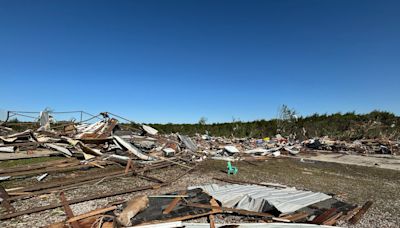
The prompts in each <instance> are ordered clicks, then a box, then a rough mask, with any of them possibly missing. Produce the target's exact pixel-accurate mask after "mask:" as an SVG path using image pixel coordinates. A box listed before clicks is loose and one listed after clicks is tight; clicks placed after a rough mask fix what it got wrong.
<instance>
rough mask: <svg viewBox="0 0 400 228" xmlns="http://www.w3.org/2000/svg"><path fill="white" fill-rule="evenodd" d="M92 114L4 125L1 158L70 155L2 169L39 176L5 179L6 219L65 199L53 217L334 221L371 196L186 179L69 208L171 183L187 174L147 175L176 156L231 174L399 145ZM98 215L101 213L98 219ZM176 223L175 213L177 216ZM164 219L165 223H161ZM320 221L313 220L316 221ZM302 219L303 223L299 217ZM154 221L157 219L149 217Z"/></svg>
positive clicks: (94, 222)
mask: <svg viewBox="0 0 400 228" xmlns="http://www.w3.org/2000/svg"><path fill="white" fill-rule="evenodd" d="M101 116H102V119H101V120H100V121H97V122H94V123H68V124H65V125H62V126H57V127H53V128H52V126H51V123H50V119H51V118H50V117H49V115H48V113H47V114H46V112H42V113H41V114H40V118H39V119H40V127H39V128H38V129H37V130H26V131H22V132H15V131H13V129H11V128H9V127H5V126H0V160H10V159H23V158H34V157H42V156H64V157H66V159H61V160H55V161H49V162H43V163H39V164H32V165H28V166H23V167H16V168H9V169H0V181H4V180H9V179H15V178H19V179H23V178H27V177H35V178H36V180H37V182H36V184H35V185H32V186H27V187H19V188H12V189H4V188H3V187H1V186H0V199H1V205H2V206H3V207H4V208H5V209H6V212H4V213H1V214H0V220H5V219H11V218H15V217H18V216H21V215H26V214H32V213H37V212H41V211H45V210H49V209H53V208H58V207H63V208H64V211H65V212H66V215H67V220H66V221H63V222H61V223H58V224H53V225H54V226H52V227H69V226H72V227H74V228H76V227H94V226H97V227H119V226H132V225H139V226H143V227H145V225H151V224H155V226H154V227H157V226H161V225H162V226H163V227H180V226H185V227H191V226H193V227H198V226H200V225H201V224H197V225H190V224H183V223H182V222H181V221H184V220H189V219H193V218H198V217H204V216H206V217H208V219H209V223H210V226H211V227H217V226H218V224H215V222H214V216H215V215H219V214H235V215H239V216H245V217H246V218H248V217H251V218H252V219H253V222H256V223H269V224H273V223H277V222H279V224H280V225H279V226H285V224H289V223H309V224H307V225H304V224H303V225H304V227H317V226H318V225H334V224H336V222H337V221H350V222H352V223H355V222H357V221H358V220H359V219H360V218H361V216H362V215H363V214H364V213H365V211H366V210H368V208H369V207H370V206H371V204H372V202H367V203H366V204H365V205H364V206H363V207H358V206H356V205H350V204H348V203H345V202H342V201H340V200H338V199H335V198H334V197H332V196H331V195H328V194H325V193H319V192H311V191H306V190H298V189H296V188H293V187H287V186H282V185H278V184H268V183H252V182H247V183H244V182H238V181H235V180H232V179H231V180H229V179H225V180H219V181H222V182H227V183H229V184H228V185H215V184H211V183H210V184H206V183H205V184H204V185H202V186H192V187H189V188H188V189H182V190H181V191H180V192H172V193H169V194H165V195H160V196H152V197H150V198H148V196H145V195H144V196H141V197H136V198H133V199H127V200H126V201H125V202H116V203H113V204H111V205H109V207H106V208H100V209H97V210H95V211H91V212H89V213H86V214H82V215H77V216H75V215H73V213H72V211H71V209H70V208H69V204H77V203H81V202H86V201H90V200H94V199H102V198H106V197H111V196H115V195H122V194H126V193H132V192H139V191H144V190H150V189H159V188H162V187H165V186H168V185H171V184H172V183H174V182H175V181H177V180H179V178H180V177H181V176H177V177H172V178H171V177H170V178H169V179H168V180H160V179H157V178H155V177H151V176H148V175H146V173H147V172H149V171H151V170H155V169H162V168H167V167H170V166H179V167H181V168H183V169H184V170H186V172H185V173H184V174H182V176H183V175H185V174H186V173H187V172H190V171H191V170H193V169H194V168H195V167H196V165H197V164H198V163H199V162H201V161H204V160H206V159H216V160H225V161H228V171H227V173H228V175H229V174H230V171H232V174H233V175H235V174H236V173H237V171H238V170H237V168H236V167H235V166H233V165H232V164H231V162H232V161H239V160H242V161H253V160H267V159H270V158H274V157H280V156H297V155H298V154H301V153H308V152H310V151H325V152H346V153H348V152H352V153H382V154H395V153H398V150H399V143H398V142H393V141H388V140H386V141H384V140H357V141H354V142H344V141H338V140H330V139H329V138H327V137H324V138H315V139H309V140H305V141H303V142H300V141H298V140H297V141H296V140H288V139H286V138H284V137H282V136H281V135H279V134H278V135H276V136H275V137H272V138H268V137H266V138H263V139H253V138H225V137H215V136H210V135H200V134H197V135H195V136H193V137H189V136H186V135H181V134H179V133H175V134H160V133H159V132H158V130H157V129H154V128H152V127H151V126H148V125H140V128H139V129H133V128H129V125H123V124H120V123H119V121H118V120H117V119H115V118H111V117H110V116H109V115H108V114H107V113H101ZM106 166H117V167H119V169H116V170H113V171H110V172H105V173H97V174H95V175H93V174H90V175H86V176H85V175H83V176H79V177H74V178H67V179H65V180H62V181H50V182H45V183H44V182H43V180H45V179H46V178H48V177H49V176H51V175H52V174H56V173H59V172H67V171H68V172H69V171H74V170H88V169H105V167H106ZM126 175H135V176H137V177H139V178H143V179H146V180H149V181H151V182H154V184H153V185H147V186H141V187H136V188H130V189H124V190H118V189H115V190H113V191H112V192H105V193H101V194H97V195H88V196H86V197H83V198H76V199H70V200H68V201H67V200H65V197H64V196H63V194H64V193H63V191H64V190H67V189H70V188H76V187H77V186H79V185H82V184H90V183H94V182H99V181H104V180H105V179H110V178H115V177H123V176H126ZM54 192H57V193H59V194H60V203H53V204H49V205H46V206H38V207H34V208H30V209H28V210H23V211H15V209H14V208H13V206H12V203H13V202H17V201H23V200H26V199H29V198H31V197H37V196H41V195H43V194H52V193H54ZM100 218H101V219H100ZM177 221H178V222H179V223H176V222H177ZM161 223H162V224H161ZM310 224H315V225H310ZM303 225H299V226H298V227H302V226H303ZM149 227H151V226H149Z"/></svg>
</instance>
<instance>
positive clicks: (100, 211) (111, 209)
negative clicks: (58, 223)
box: [67, 206, 117, 223]
mask: <svg viewBox="0 0 400 228" xmlns="http://www.w3.org/2000/svg"><path fill="white" fill-rule="evenodd" d="M115 209H117V206H111V207H106V208H99V209H96V210H93V211H89V212H87V213H85V214H81V215H78V216H75V217H72V218H70V219H68V220H67V222H69V223H70V222H74V221H78V220H81V219H85V218H89V217H92V216H95V215H99V214H104V213H106V212H109V211H113V210H115Z"/></svg>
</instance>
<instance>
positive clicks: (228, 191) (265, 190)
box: [190, 184, 331, 213]
mask: <svg viewBox="0 0 400 228" xmlns="http://www.w3.org/2000/svg"><path fill="white" fill-rule="evenodd" d="M190 188H202V189H203V190H204V191H205V192H207V193H208V194H210V195H211V196H213V197H214V198H215V199H217V200H218V201H220V202H221V203H222V205H223V206H225V207H232V208H238V209H244V210H249V211H258V212H263V211H268V210H271V209H273V208H276V209H277V210H278V211H280V212H282V213H291V212H294V211H297V210H298V209H301V208H303V207H306V206H308V205H311V204H314V203H317V202H320V201H323V200H326V199H329V198H331V196H329V195H326V194H324V193H321V192H311V191H302V190H297V189H295V188H283V189H277V188H269V187H264V186H259V185H238V184H232V185H225V186H220V185H217V184H211V185H204V186H196V187H190Z"/></svg>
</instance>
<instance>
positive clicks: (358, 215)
mask: <svg viewBox="0 0 400 228" xmlns="http://www.w3.org/2000/svg"><path fill="white" fill-rule="evenodd" d="M372 203H373V202H372V201H367V202H366V203H365V204H364V205H363V206H362V207H361V209H360V210H359V211H358V212H357V213H356V214H355V215H354V216H353V217H352V218H351V219H350V220H349V222H350V223H351V224H356V223H357V222H358V221H360V219H361V217H362V216H363V215H364V214H365V213H366V212H367V211H368V209H369V208H370V207H371V206H372Z"/></svg>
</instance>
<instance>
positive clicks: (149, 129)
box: [142, 124, 158, 135]
mask: <svg viewBox="0 0 400 228" xmlns="http://www.w3.org/2000/svg"><path fill="white" fill-rule="evenodd" d="M142 128H143V130H144V131H145V132H146V133H147V134H150V135H156V134H157V133H158V131H157V130H156V129H154V128H152V127H150V126H147V125H144V124H143V125H142Z"/></svg>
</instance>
